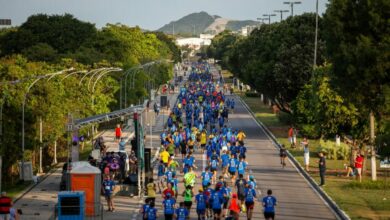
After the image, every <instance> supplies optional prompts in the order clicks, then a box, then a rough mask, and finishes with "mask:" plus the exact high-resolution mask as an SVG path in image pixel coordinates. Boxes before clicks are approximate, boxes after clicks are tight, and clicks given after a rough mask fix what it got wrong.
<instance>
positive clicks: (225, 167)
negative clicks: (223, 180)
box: [221, 151, 230, 176]
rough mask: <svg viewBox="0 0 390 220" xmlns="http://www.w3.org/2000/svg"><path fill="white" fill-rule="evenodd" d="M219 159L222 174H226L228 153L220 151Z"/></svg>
mask: <svg viewBox="0 0 390 220" xmlns="http://www.w3.org/2000/svg"><path fill="white" fill-rule="evenodd" d="M221 160H222V174H223V175H224V176H226V175H227V168H228V166H229V160H230V156H229V154H227V153H226V151H223V152H222V155H221Z"/></svg>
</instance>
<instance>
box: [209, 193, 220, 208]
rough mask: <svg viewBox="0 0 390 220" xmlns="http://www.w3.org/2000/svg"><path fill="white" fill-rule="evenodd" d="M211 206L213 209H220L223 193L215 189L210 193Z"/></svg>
mask: <svg viewBox="0 0 390 220" xmlns="http://www.w3.org/2000/svg"><path fill="white" fill-rule="evenodd" d="M211 201H212V202H211V207H212V208H213V209H221V206H222V204H223V195H222V193H221V192H220V191H215V192H214V193H213V194H212V195H211Z"/></svg>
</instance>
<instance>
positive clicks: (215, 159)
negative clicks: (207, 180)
mask: <svg viewBox="0 0 390 220" xmlns="http://www.w3.org/2000/svg"><path fill="white" fill-rule="evenodd" d="M209 165H210V171H211V172H212V173H213V178H212V184H215V182H216V181H215V180H216V178H217V169H218V165H219V159H218V155H217V154H216V153H215V151H214V152H213V155H211V160H210V164H209Z"/></svg>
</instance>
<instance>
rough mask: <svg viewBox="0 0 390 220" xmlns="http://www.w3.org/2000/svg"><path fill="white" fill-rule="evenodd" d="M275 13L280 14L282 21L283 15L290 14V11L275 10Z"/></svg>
mask: <svg viewBox="0 0 390 220" xmlns="http://www.w3.org/2000/svg"><path fill="white" fill-rule="evenodd" d="M274 12H277V13H280V21H282V20H283V13H287V12H289V10H275V11H274Z"/></svg>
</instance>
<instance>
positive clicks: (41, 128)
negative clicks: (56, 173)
mask: <svg viewBox="0 0 390 220" xmlns="http://www.w3.org/2000/svg"><path fill="white" fill-rule="evenodd" d="M42 130H43V123H42V117H39V173H43V169H42V144H43V141H42Z"/></svg>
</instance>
